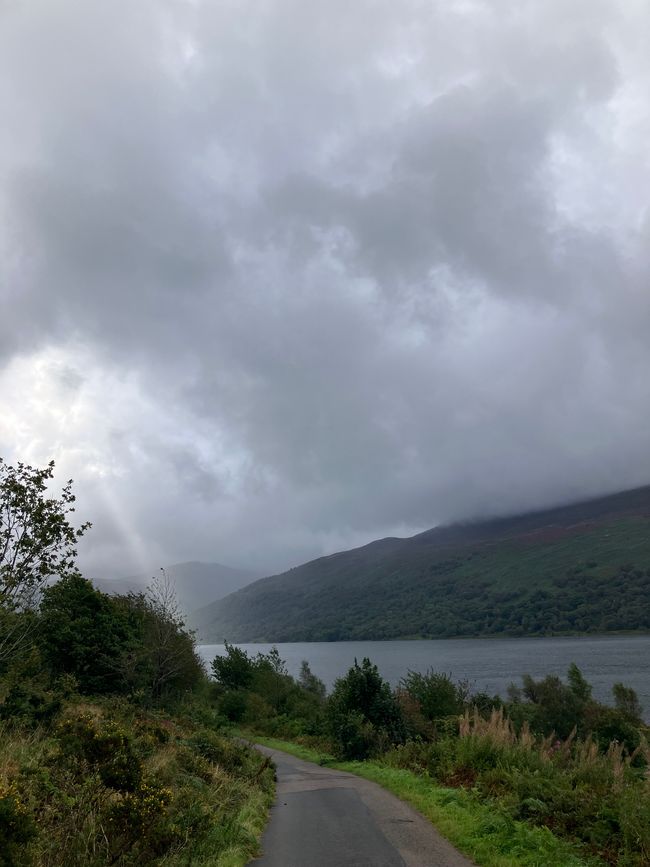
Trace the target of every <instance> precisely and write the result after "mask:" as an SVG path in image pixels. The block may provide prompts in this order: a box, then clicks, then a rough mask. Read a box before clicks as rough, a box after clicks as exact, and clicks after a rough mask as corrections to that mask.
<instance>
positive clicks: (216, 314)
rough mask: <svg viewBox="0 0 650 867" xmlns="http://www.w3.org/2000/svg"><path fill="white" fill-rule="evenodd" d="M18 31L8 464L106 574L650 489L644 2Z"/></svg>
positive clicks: (42, 8) (9, 54) (20, 26)
mask: <svg viewBox="0 0 650 867" xmlns="http://www.w3.org/2000/svg"><path fill="white" fill-rule="evenodd" d="M0 16H1V21H2V26H1V27H0V101H1V110H2V119H3V122H2V126H1V132H0V216H1V217H2V224H3V227H4V229H3V233H2V237H1V238H0V257H1V259H0V261H1V263H2V272H1V273H2V276H1V283H0V291H2V316H1V317H0V364H1V365H2V368H1V372H0V399H1V400H2V404H3V407H4V412H3V414H2V417H1V418H0V437H1V441H2V451H3V452H4V453H5V455H7V456H8V457H10V458H24V459H26V460H31V461H32V462H42V461H45V460H47V459H49V458H50V457H51V456H53V457H54V458H55V459H56V460H57V461H58V463H59V464H60V466H61V468H62V473H63V474H65V475H72V476H74V477H75V479H77V482H78V491H79V498H80V503H81V504H82V506H81V510H82V511H83V512H84V514H85V513H86V512H88V513H89V517H91V518H92V519H93V520H94V522H95V528H94V529H93V533H92V538H90V539H89V541H88V543H87V544H86V547H85V551H84V557H85V562H86V563H87V564H88V565H89V567H91V568H94V569H97V570H100V571H102V572H107V571H109V570H111V571H115V570H117V571H121V570H122V568H123V570H124V571H130V570H131V569H132V568H133V567H137V568H140V567H144V568H151V566H152V565H156V564H157V563H158V562H171V561H173V560H181V559H190V558H202V559H220V560H222V561H226V562H232V563H234V564H241V565H248V566H252V567H254V568H256V569H259V570H269V571H271V570H273V569H275V568H279V567H281V566H285V565H289V564H291V563H294V562H298V561H300V560H301V559H305V558H307V557H310V556H315V555H317V554H319V553H321V552H323V551H330V550H334V549H335V548H337V547H344V546H347V545H351V544H355V543H359V542H361V541H365V540H368V539H370V538H373V537H375V536H378V535H382V534H386V533H389V532H391V533H392V532H402V533H408V532H414V531H416V530H418V529H424V528H426V527H429V526H431V525H432V524H434V523H435V522H437V521H444V520H450V519H455V518H467V517H472V516H476V515H481V514H484V513H490V514H493V513H499V512H507V511H509V510H513V509H519V508H528V507H534V506H538V505H543V504H547V503H551V502H556V501H560V500H562V499H565V498H572V497H580V496H586V495H589V494H592V493H598V492H600V491H605V490H608V489H615V488H618V487H624V486H626V485H630V486H631V485H634V484H640V483H642V482H645V481H648V480H649V479H650V467H648V462H647V442H648V434H649V433H650V430H649V428H650V409H648V407H650V400H649V398H650V393H649V392H650V380H649V379H648V377H647V370H648V365H649V363H650V344H649V342H648V340H647V333H648V325H649V323H650V301H649V297H650V294H649V291H648V265H649V261H648V254H647V249H648V248H647V238H648V225H650V223H649V220H648V216H647V205H646V200H645V196H644V193H643V191H644V189H647V183H648V174H649V170H648V164H647V160H646V156H645V146H646V142H647V136H648V133H649V132H650V129H649V127H650V123H649V116H648V112H647V106H646V94H647V87H648V83H649V81H648V79H649V78H650V64H648V62H647V58H646V55H645V51H644V45H645V43H644V39H643V34H648V31H649V30H650V15H649V14H648V12H647V9H646V8H645V6H644V4H643V3H640V2H639V3H635V2H630V4H629V5H628V4H626V6H625V8H624V9H619V8H618V4H615V3H614V2H582V0H572V2H570V3H569V4H567V3H560V2H542V0H539V2H538V3H532V4H526V5H525V6H522V5H521V4H518V3H511V2H506V0H503V2H497V3H482V2H458V3H451V4H450V3H421V2H418V0H413V2H408V3H403V4H394V3H389V2H361V3H357V4H353V5H352V8H350V6H349V4H343V3H342V2H334V3H332V2H330V3H317V4H305V3H302V2H292V0H273V2H272V0H268V2H263V3H257V2H256V3H240V4H207V3H202V2H200V0H192V2H189V0H187V2H183V0H174V2H172V0H169V2H163V3H160V2H156V3H154V2H143V3H138V4H133V3H127V2H122V3H117V4H111V6H110V8H109V7H106V6H105V5H103V4H100V3H94V2H91V3H89V2H83V3H82V2H74V0H59V2H54V3H52V2H47V3H45V2H42V3H37V2H32V3H30V4H5V6H4V7H3V9H2V12H0Z"/></svg>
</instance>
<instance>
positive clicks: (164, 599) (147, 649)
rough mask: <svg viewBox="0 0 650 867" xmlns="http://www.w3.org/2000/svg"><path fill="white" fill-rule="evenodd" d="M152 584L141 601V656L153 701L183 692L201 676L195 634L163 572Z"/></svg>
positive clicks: (163, 571) (162, 570) (201, 666)
mask: <svg viewBox="0 0 650 867" xmlns="http://www.w3.org/2000/svg"><path fill="white" fill-rule="evenodd" d="M160 571H161V573H162V574H161V576H160V577H159V578H156V579H154V580H153V581H152V583H151V584H150V585H149V587H148V589H147V593H146V594H145V597H144V599H143V600H142V612H143V619H144V636H143V644H144V653H145V656H146V659H147V661H148V663H149V666H148V667H149V671H150V689H151V694H152V695H153V696H154V697H155V698H162V697H163V695H165V694H166V693H168V692H170V691H186V690H187V689H191V688H192V687H193V686H195V685H196V684H197V683H198V682H199V681H200V680H201V678H202V677H203V676H204V670H203V665H202V663H201V661H200V660H199V658H198V656H197V654H196V649H195V644H194V634H193V633H192V632H191V631H190V630H188V629H187V627H186V625H185V619H184V617H183V615H182V614H181V611H180V606H179V604H178V599H177V597H176V593H175V591H174V588H173V586H172V584H171V582H170V580H169V578H168V576H167V574H166V572H165V570H164V569H161V570H160Z"/></svg>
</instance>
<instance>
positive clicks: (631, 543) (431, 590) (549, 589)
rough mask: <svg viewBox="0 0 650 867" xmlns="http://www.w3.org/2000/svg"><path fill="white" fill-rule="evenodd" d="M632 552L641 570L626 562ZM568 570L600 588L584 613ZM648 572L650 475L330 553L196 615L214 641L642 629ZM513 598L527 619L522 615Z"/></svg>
mask: <svg viewBox="0 0 650 867" xmlns="http://www.w3.org/2000/svg"><path fill="white" fill-rule="evenodd" d="M474 548H476V549H477V550H475V551H473V550H472V549H474ZM629 560H632V562H633V565H637V568H635V569H632V570H630V571H629V572H624V571H623V572H622V571H621V569H622V567H624V566H626V565H629V564H628V561H629ZM590 563H593V564H594V565H592V566H590V565H588V564H590ZM571 570H574V572H575V575H582V576H583V577H582V579H581V581H582V582H584V580H585V578H589V579H590V580H589V581H588V582H587V584H586V585H585V586H586V589H585V594H586V597H588V598H589V599H591V596H594V599H593V600H591V601H590V602H589V605H588V610H585V611H582V613H581V615H580V616H579V617H576V616H574V612H573V609H574V608H577V609H580V606H581V604H582V603H581V602H580V598H579V593H578V590H579V587H578V586H575V587H573V589H572V591H571V592H570V593H569V592H568V591H567V589H566V587H562V586H561V584H562V582H563V581H565V580H567V573H570V572H571ZM575 570H578V571H577V572H576V571H575ZM648 570H650V485H644V486H641V487H637V488H633V489H631V490H628V491H620V492H616V493H613V494H608V495H606V496H602V497H596V498H592V499H590V500H585V501H573V502H571V503H567V504H563V505H559V506H554V507H552V508H545V509H539V510H536V511H534V512H526V513H523V514H520V515H509V516H503V517H495V518H489V519H488V520H485V521H480V520H474V521H466V522H463V523H455V524H451V525H447V526H440V527H434V528H432V529H430V530H425V531H424V532H422V533H418V534H417V535H415V536H412V537H409V538H397V537H386V538H384V539H379V540H376V541H373V542H370V543H367V544H366V545H363V546H360V547H358V548H354V549H351V550H349V551H339V552H336V553H334V554H329V555H325V556H323V557H319V558H316V559H315V560H312V561H309V562H307V563H304V564H302V565H299V566H295V567H293V568H292V569H289V570H287V571H286V572H283V573H279V574H276V575H271V576H268V577H266V578H261V579H259V580H257V581H255V582H253V583H251V584H250V585H248V586H247V587H245V588H243V589H240V590H238V591H236V592H235V593H233V594H230V595H229V596H227V597H225V598H224V599H222V600H220V601H217V602H215V603H213V604H212V605H210V606H207V608H206V609H203V611H201V612H197V615H196V623H197V626H198V628H199V631H200V635H202V636H203V637H204V638H206V639H208V638H209V639H210V640H221V639H223V638H228V639H229V640H237V641H245V640H250V641H255V640H258V641H304V640H347V639H361V638H368V639H372V638H398V637H399V638H404V637H451V636H461V635H483V634H501V632H503V633H506V634H549V633H550V634H555V633H568V632H572V631H583V630H585V631H590V630H592V629H602V630H605V631H607V630H608V629H613V628H616V623H621V624H622V625H621V627H620V628H624V629H628V628H632V629H639V628H641V629H646V628H650V606H649V604H648V603H645V602H644V600H643V599H642V598H640V596H643V594H644V593H645V590H647V589H648V587H649V586H650V583H649V582H650V576H648V575H646V574H645V573H646V571H648ZM635 572H641V573H642V574H641V575H640V576H635V574H634V573H635ZM571 574H574V573H571ZM630 575H631V576H632V579H631V580H632V583H631V584H630V578H629V576H630ZM445 576H446V577H445ZM622 576H623V577H622ZM624 576H628V577H624ZM558 582H559V583H558ZM608 582H609V584H608ZM574 583H576V582H574ZM577 583H580V582H577ZM632 584H633V585H634V586H632ZM608 586H609V587H610V588H613V587H618V588H621V587H625V588H627V590H628V592H629V594H630V598H633V599H635V600H637V602H638V604H639V606H640V607H639V612H638V617H637V619H636V621H635V623H636V625H632V626H630V622H631V612H629V611H626V612H622V611H621V610H619V609H620V608H621V606H620V605H619V607H618V609H617V611H618V613H617V614H615V615H611V612H609V611H608V607H607V606H608V604H609V602H611V596H612V591H611V590H609V591H608V589H607V588H608ZM535 593H546V594H547V595H546V596H542V597H539V598H538V596H535ZM567 593H568V595H567ZM330 594H333V595H335V596H336V598H337V600H338V604H337V603H334V601H333V600H332V599H329V598H328V596H329V595H330ZM408 594H411V596H412V598H413V600H412V605H409V603H408V599H406V598H405V596H406V595H408ZM468 594H469V595H470V596H471V595H474V596H475V597H476V599H482V600H483V603H484V604H483V611H481V605H472V604H470V601H471V600H470V601H468V598H466V597H467V596H468ZM504 594H505V595H506V596H507V597H508V598H502V597H503V596H504ZM590 594H591V595H590ZM436 597H439V598H438V599H437V603H438V604H436ZM516 599H518V603H519V605H520V607H521V610H522V612H523V614H522V617H523V618H528V620H525V622H522V621H521V618H520V620H519V622H516V620H517V614H516V611H513V608H515V609H516V605H514V603H515V600H516ZM598 600H600V601H601V603H602V604H598ZM443 602H444V604H443ZM542 603H544V604H542ZM558 605H559V606H560V607H559V609H558V610H557V611H555V612H554V613H553V616H550V615H549V614H548V612H549V611H551V612H552V611H553V609H554V607H555V608H557V607H558ZM382 606H383V607H384V609H385V610H384V612H383V613H382V611H381V608H382ZM386 606H388V607H386ZM414 606H420V607H421V608H422V613H423V616H418V613H417V611H416V610H414ZM503 612H505V614H506V615H507V618H506V619H504V618H503V617H502V616H501V615H502V613H503ZM424 615H426V616H424ZM646 615H647V619H648V622H647V625H646V624H645V620H644V618H646ZM617 618H618V619H617ZM576 620H577V621H579V622H578V623H577V624H576ZM500 630H501V632H500Z"/></svg>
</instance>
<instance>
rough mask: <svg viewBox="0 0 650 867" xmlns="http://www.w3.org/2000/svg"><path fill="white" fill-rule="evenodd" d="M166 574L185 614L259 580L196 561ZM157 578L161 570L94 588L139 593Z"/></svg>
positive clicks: (101, 581)
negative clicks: (153, 578)
mask: <svg viewBox="0 0 650 867" xmlns="http://www.w3.org/2000/svg"><path fill="white" fill-rule="evenodd" d="M165 572H166V573H167V575H168V576H169V578H170V579H171V581H172V583H173V585H174V589H175V591H176V595H177V597H178V601H179V603H180V606H181V608H182V609H183V611H184V612H185V613H186V614H190V612H193V611H194V610H195V609H197V608H202V607H203V606H205V605H207V604H208V603H210V602H214V600H215V599H221V598H222V597H224V596H227V595H228V594H229V593H232V592H233V591H235V590H239V589H240V587H244V586H245V585H246V584H250V583H251V581H254V580H255V579H256V578H258V577H259V576H258V575H255V574H253V573H252V572H247V571H245V570H243V569H233V568H232V567H231V566H224V565H223V564H221V563H199V562H196V561H194V562H191V563H176V564H174V565H173V566H169V567H167V568H166V569H165ZM159 575H160V570H159V569H155V570H152V572H151V574H149V575H144V574H143V575H133V576H131V577H129V578H114V579H110V578H107V579H97V580H95V581H94V584H95V586H96V587H97V588H98V589H99V590H101V591H103V592H104V593H140V592H142V591H143V590H145V589H146V587H147V585H148V584H150V583H151V580H152V577H154V576H156V577H157V576H159ZM190 620H192V618H191V617H190Z"/></svg>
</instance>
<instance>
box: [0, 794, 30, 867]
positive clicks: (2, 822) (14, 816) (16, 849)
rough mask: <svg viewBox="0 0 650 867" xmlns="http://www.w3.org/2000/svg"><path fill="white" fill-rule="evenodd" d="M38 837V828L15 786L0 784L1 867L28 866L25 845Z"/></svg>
mask: <svg viewBox="0 0 650 867" xmlns="http://www.w3.org/2000/svg"><path fill="white" fill-rule="evenodd" d="M35 836H36V826H35V824H34V821H33V819H32V817H31V816H30V815H29V812H28V810H27V808H26V807H25V805H24V804H23V803H22V801H21V799H20V798H19V796H18V793H17V790H16V787H15V786H14V785H11V784H10V785H3V784H2V783H0V867H19V865H22V864H27V863H28V860H27V859H25V857H24V845H25V844H26V843H29V841H30V840H31V839H33V837H35Z"/></svg>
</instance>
